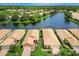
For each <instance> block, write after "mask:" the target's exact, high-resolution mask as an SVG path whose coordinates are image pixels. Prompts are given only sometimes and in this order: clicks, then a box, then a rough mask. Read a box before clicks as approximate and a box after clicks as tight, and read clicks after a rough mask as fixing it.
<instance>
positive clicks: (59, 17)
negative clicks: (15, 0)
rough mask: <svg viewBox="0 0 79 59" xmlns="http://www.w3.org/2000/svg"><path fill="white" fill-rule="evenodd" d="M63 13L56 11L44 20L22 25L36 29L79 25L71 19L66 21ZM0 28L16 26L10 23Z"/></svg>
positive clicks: (75, 26)
mask: <svg viewBox="0 0 79 59" xmlns="http://www.w3.org/2000/svg"><path fill="white" fill-rule="evenodd" d="M64 17H65V15H64V13H58V14H56V15H54V16H51V17H50V16H49V17H48V18H47V19H46V20H43V21H41V22H39V23H37V24H35V25H32V24H29V25H26V26H24V28H25V29H38V28H60V29H61V28H62V29H67V28H79V25H77V24H75V23H73V22H71V21H66V20H65V18H64ZM0 28H9V29H10V28H11V29H15V28H18V27H15V26H13V25H12V24H8V25H7V26H2V27H1V26H0Z"/></svg>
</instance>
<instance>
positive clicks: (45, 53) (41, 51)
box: [31, 32, 51, 56]
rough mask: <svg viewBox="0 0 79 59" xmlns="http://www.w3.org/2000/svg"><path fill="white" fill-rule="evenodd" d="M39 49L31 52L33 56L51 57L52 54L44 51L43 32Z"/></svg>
mask: <svg viewBox="0 0 79 59" xmlns="http://www.w3.org/2000/svg"><path fill="white" fill-rule="evenodd" d="M39 37H40V38H39V41H38V48H37V49H36V50H34V51H32V52H31V56H50V55H51V54H50V53H48V52H45V51H43V50H42V49H43V43H42V32H40V33H39Z"/></svg>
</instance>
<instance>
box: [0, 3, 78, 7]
mask: <svg viewBox="0 0 79 59" xmlns="http://www.w3.org/2000/svg"><path fill="white" fill-rule="evenodd" d="M0 6H79V3H0Z"/></svg>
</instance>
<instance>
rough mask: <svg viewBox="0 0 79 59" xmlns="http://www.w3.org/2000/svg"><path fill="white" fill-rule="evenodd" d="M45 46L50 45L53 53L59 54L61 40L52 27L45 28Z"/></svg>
mask: <svg viewBox="0 0 79 59" xmlns="http://www.w3.org/2000/svg"><path fill="white" fill-rule="evenodd" d="M42 31H43V42H44V47H46V46H50V47H51V49H52V53H53V54H57V53H58V52H59V48H60V45H61V44H60V42H59V40H58V38H57V37H56V35H55V33H54V31H53V30H52V29H43V30H42Z"/></svg>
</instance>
